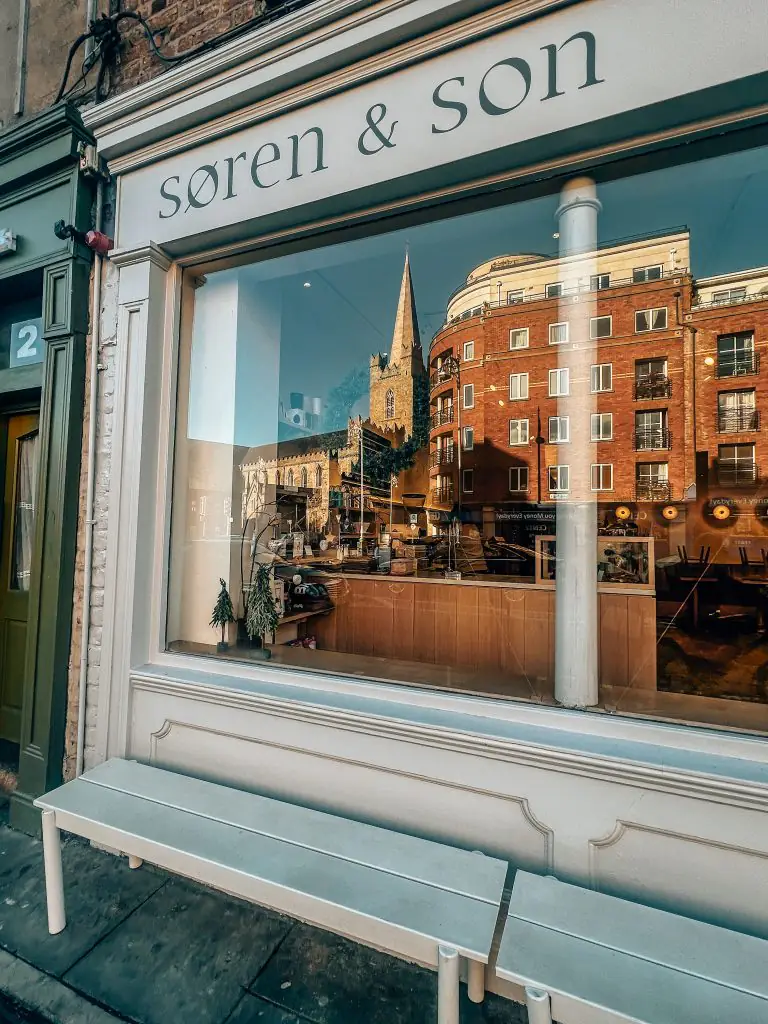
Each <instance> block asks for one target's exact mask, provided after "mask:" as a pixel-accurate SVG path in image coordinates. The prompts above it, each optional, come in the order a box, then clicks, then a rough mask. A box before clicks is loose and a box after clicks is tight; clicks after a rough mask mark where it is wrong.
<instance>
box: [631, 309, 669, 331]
mask: <svg viewBox="0 0 768 1024" xmlns="http://www.w3.org/2000/svg"><path fill="white" fill-rule="evenodd" d="M661 312H663V313H664V326H663V327H654V326H653V320H654V314H656V313H661ZM644 314H645V315H646V316H647V317H648V326H647V327H638V326H637V318H638V317H639V316H643V315H644ZM668 330H669V310H668V308H667V307H666V306H653V307H652V308H650V309H636V310H635V334H650V333H651V332H652V331H668Z"/></svg>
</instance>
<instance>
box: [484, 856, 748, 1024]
mask: <svg viewBox="0 0 768 1024" xmlns="http://www.w3.org/2000/svg"><path fill="white" fill-rule="evenodd" d="M723 884H724V885H727V884H728V881H727V879H723ZM755 898H756V899H759V898H760V897H759V895H758V893H757V892H756V893H755ZM765 898H766V894H765V893H764V892H763V894H762V899H763V900H765ZM496 974H497V975H498V977H500V978H504V979H505V980H506V981H511V982H514V983H516V984H518V985H522V986H523V987H524V988H525V993H526V1003H527V1006H528V1020H529V1024H551V1022H552V1020H553V1018H554V1020H556V1021H559V1022H560V1024H618V1022H621V1024H624V1022H632V1024H766V1022H768V942H766V941H764V940H762V939H757V938H754V937H752V936H749V935H742V934H741V933H739V932H732V931H729V930H727V929H725V928H717V927H715V926H714V925H708V924H703V923H702V922H700V921H694V920H692V919H690V918H687V917H679V916H677V915H676V914H670V913H666V912H665V911H662V910H653V909H651V908H650V907H644V906H641V905H639V904H637V903H632V902H630V901H628V900H621V899H616V898H615V897H613V896H606V895H604V894H603V893H598V892H593V891H592V890H590V889H582V888H580V887H578V886H575V885H567V884H566V883H564V882H560V881H558V880H557V879H556V878H553V877H551V876H548V877H542V876H540V875H531V874H528V873H527V872H525V871H518V872H517V874H516V876H515V882H514V887H513V890H512V898H511V901H510V906H509V915H508V917H507V920H506V923H505V925H504V933H503V936H502V940H501V947H500V950H499V955H498V958H497V962H496Z"/></svg>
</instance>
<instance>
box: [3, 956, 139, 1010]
mask: <svg viewBox="0 0 768 1024" xmlns="http://www.w3.org/2000/svg"><path fill="white" fill-rule="evenodd" d="M0 992H2V995H0V1022H2V1024H6V1022H8V1024H11V1022H14V1024H15V1022H18V1024H21V1022H24V1024H44V1022H46V1021H55V1022H56V1024H120V1022H119V1019H118V1018H117V1017H113V1016H112V1014H109V1013H107V1012H106V1011H105V1010H102V1009H101V1007H99V1006H94V1005H93V1003H90V1002H88V1000H87V999H85V998H83V996H81V995H80V994H79V993H77V992H73V991H72V989H70V988H67V986H66V985H64V984H63V983H62V982H61V981H58V980H57V979H56V978H52V977H51V976H50V975H49V974H45V973H44V972H43V971H39V970H38V969H37V968H36V967H32V965H31V964H28V963H26V962H25V961H24V960H19V959H17V958H16V957H14V956H13V955H12V954H11V953H7V952H6V951H5V950H0Z"/></svg>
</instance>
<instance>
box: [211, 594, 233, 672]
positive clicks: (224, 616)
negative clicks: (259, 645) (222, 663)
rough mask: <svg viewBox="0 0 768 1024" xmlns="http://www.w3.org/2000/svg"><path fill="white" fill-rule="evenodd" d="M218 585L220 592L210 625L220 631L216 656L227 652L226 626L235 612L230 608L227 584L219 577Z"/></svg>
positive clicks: (230, 602) (230, 601)
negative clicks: (219, 585)
mask: <svg viewBox="0 0 768 1024" xmlns="http://www.w3.org/2000/svg"><path fill="white" fill-rule="evenodd" d="M219 583H220V584H221V590H220V591H219V596H218V597H217V598H216V604H215V605H214V606H213V614H212V615H211V621H210V625H211V626H212V627H213V629H220V630H221V640H220V641H219V642H218V643H217V644H216V651H217V653H218V654H221V653H222V651H228V650H229V644H228V643H227V641H226V639H225V636H226V630H227V626H228V625H229V624H230V622H234V621H235V610H234V608H233V607H232V598H231V597H230V596H229V591H228V590H227V584H226V583H225V582H224V580H223V579H221V577H219Z"/></svg>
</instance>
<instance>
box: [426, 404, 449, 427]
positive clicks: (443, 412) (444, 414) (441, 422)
mask: <svg viewBox="0 0 768 1024" xmlns="http://www.w3.org/2000/svg"><path fill="white" fill-rule="evenodd" d="M447 423H453V406H452V405H451V406H449V407H448V408H447V409H438V411H437V412H434V413H432V416H431V417H430V420H429V425H430V427H431V428H432V430H434V429H435V427H444V426H445V425H446V424H447Z"/></svg>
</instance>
